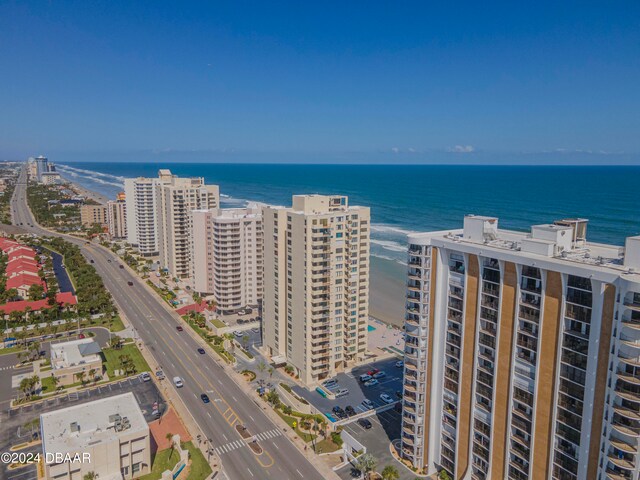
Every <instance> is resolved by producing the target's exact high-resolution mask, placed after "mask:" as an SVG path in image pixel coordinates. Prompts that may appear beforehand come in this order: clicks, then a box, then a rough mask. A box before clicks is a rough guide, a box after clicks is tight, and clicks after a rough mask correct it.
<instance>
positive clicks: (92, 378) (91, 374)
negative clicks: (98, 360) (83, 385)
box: [89, 368, 98, 383]
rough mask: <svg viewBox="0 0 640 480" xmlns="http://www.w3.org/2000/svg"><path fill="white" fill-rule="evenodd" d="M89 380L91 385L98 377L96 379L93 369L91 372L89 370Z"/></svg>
mask: <svg viewBox="0 0 640 480" xmlns="http://www.w3.org/2000/svg"><path fill="white" fill-rule="evenodd" d="M89 380H93V383H96V381H97V380H98V377H96V369H95V368H92V369H91V370H89Z"/></svg>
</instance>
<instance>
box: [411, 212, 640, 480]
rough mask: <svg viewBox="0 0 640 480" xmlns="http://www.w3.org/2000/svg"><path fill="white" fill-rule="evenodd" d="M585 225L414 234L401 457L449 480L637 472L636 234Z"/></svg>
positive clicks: (639, 291) (474, 224)
mask: <svg viewBox="0 0 640 480" xmlns="http://www.w3.org/2000/svg"><path fill="white" fill-rule="evenodd" d="M586 226H587V222H586V221H585V220H581V219H569V220H561V221H557V222H555V223H553V224H548V225H535V226H533V227H531V232H530V233H529V234H525V233H519V232H513V231H506V230H499V229H498V219H497V218H491V217H479V216H472V215H470V216H467V217H465V219H464V228H463V229H461V230H454V231H445V232H431V233H422V234H413V235H410V236H409V261H408V283H407V304H406V305H407V308H406V320H405V328H406V335H407V336H406V346H405V376H404V400H403V416H402V437H401V440H402V444H401V454H402V456H403V458H404V459H405V460H406V461H408V462H409V463H411V465H412V466H413V467H415V468H423V467H426V469H427V471H428V473H435V472H436V471H439V470H440V469H445V470H446V471H447V472H448V473H449V474H450V475H451V476H452V477H453V478H455V479H460V478H472V479H485V478H492V479H505V478H508V479H517V480H524V479H533V478H535V479H546V478H553V479H562V480H565V479H567V480H569V479H570V480H573V479H587V478H588V479H597V478H602V479H605V478H609V479H616V480H617V479H627V478H638V472H639V471H640V459H639V457H638V454H639V451H640V275H639V274H638V273H637V272H638V271H640V237H630V238H628V239H627V243H626V249H623V248H620V247H615V246H610V245H602V244H594V243H589V242H587V241H586Z"/></svg>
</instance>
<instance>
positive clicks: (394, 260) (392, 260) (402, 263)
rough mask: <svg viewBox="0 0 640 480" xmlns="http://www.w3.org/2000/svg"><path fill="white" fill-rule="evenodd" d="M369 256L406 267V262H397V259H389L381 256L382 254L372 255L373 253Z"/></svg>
mask: <svg viewBox="0 0 640 480" xmlns="http://www.w3.org/2000/svg"><path fill="white" fill-rule="evenodd" d="M371 256H372V257H376V258H380V259H382V260H388V261H390V262H395V263H397V264H400V265H403V266H406V265H407V262H403V261H402V260H399V259H397V258H393V257H389V256H387V255H382V254H380V253H374V252H371Z"/></svg>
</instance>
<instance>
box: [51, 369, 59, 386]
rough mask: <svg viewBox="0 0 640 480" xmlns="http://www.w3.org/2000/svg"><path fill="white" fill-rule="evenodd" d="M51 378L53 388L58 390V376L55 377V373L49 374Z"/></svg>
mask: <svg viewBox="0 0 640 480" xmlns="http://www.w3.org/2000/svg"><path fill="white" fill-rule="evenodd" d="M51 380H52V381H53V386H54V387H55V388H54V390H58V384H59V383H60V377H56V376H55V374H53V373H52V374H51Z"/></svg>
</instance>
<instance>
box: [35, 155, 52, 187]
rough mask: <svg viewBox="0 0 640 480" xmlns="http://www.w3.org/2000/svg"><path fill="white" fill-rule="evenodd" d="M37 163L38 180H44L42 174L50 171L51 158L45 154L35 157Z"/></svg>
mask: <svg viewBox="0 0 640 480" xmlns="http://www.w3.org/2000/svg"><path fill="white" fill-rule="evenodd" d="M34 162H35V165H36V180H37V181H38V182H41V181H42V174H43V173H46V172H48V171H49V159H48V158H47V157H45V156H43V155H40V156H39V157H36V158H35V159H34Z"/></svg>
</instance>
